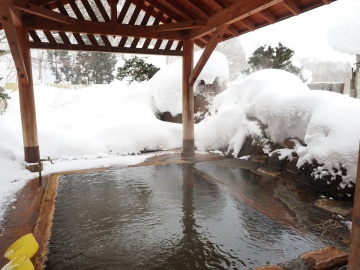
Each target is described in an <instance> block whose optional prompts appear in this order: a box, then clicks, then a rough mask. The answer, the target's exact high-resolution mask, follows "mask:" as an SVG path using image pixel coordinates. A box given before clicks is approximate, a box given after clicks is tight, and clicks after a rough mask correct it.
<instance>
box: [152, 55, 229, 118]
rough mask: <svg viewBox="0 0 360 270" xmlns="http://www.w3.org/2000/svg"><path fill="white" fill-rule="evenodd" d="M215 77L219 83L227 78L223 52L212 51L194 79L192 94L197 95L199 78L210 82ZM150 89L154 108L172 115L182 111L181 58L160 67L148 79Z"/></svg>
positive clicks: (196, 58) (195, 59) (225, 59)
mask: <svg viewBox="0 0 360 270" xmlns="http://www.w3.org/2000/svg"><path fill="white" fill-rule="evenodd" d="M201 54H202V51H199V52H196V53H195V55H194V63H197V61H198V59H199V58H200V56H201ZM216 77H218V78H219V83H222V82H224V81H226V80H227V79H228V78H229V64H228V61H227V58H226V56H225V55H224V54H222V53H220V52H217V51H214V52H213V53H212V55H211V57H210V58H209V60H208V62H207V64H206V65H205V67H204V69H203V70H202V72H201V73H200V75H199V77H198V78H197V80H196V81H195V84H194V95H197V92H196V86H197V85H198V84H199V82H200V81H201V80H203V81H204V82H205V83H206V84H211V83H213V82H214V80H215V79H216ZM150 91H151V94H152V96H153V102H154V106H155V108H156V110H158V111H160V112H170V113H171V115H172V116H175V115H177V114H180V113H182V105H181V104H182V98H181V97H182V60H179V61H176V62H174V63H172V64H171V65H168V66H166V67H165V68H162V69H160V70H159V71H158V72H157V73H156V74H155V75H154V77H153V78H151V80H150Z"/></svg>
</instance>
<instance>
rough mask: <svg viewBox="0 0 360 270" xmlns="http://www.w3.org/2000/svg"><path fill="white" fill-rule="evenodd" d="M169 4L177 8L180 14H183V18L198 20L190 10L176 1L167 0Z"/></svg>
mask: <svg viewBox="0 0 360 270" xmlns="http://www.w3.org/2000/svg"><path fill="white" fill-rule="evenodd" d="M166 2H167V3H169V4H170V5H171V6H172V7H173V8H175V9H176V10H177V11H178V12H179V13H181V16H182V17H183V18H185V19H189V20H194V18H196V15H194V14H193V13H192V12H191V11H190V10H188V9H186V8H184V7H183V6H182V5H181V4H179V3H178V2H177V1H175V0H167V1H166Z"/></svg>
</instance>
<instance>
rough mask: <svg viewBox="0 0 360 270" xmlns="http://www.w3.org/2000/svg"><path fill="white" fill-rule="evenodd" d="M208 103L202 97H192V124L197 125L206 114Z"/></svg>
mask: <svg viewBox="0 0 360 270" xmlns="http://www.w3.org/2000/svg"><path fill="white" fill-rule="evenodd" d="M208 106H209V102H208V100H207V98H206V97H204V96H203V95H196V96H194V117H195V119H194V122H195V123H199V122H200V121H201V120H203V119H204V117H205V114H206V113H207V112H208Z"/></svg>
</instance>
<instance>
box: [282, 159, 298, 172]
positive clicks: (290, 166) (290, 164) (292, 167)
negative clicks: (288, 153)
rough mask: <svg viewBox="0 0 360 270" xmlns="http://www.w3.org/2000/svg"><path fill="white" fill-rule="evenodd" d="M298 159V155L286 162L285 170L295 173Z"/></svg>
mask: <svg viewBox="0 0 360 270" xmlns="http://www.w3.org/2000/svg"><path fill="white" fill-rule="evenodd" d="M298 160H299V157H294V158H292V159H291V160H290V161H289V162H288V163H287V164H286V167H285V170H286V171H287V172H289V173H292V174H295V175H296V174H297V172H298V168H297V166H296V164H297V162H298Z"/></svg>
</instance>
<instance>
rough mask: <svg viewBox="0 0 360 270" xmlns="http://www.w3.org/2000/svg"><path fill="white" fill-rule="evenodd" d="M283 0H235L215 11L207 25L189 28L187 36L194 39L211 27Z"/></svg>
mask: <svg viewBox="0 0 360 270" xmlns="http://www.w3.org/2000/svg"><path fill="white" fill-rule="evenodd" d="M282 1H283V0H258V1H254V0H243V1H239V2H236V3H235V4H233V5H231V6H229V7H228V8H226V9H224V10H222V11H220V12H218V13H216V14H215V15H213V16H211V17H210V18H209V19H208V20H207V25H206V26H205V27H202V28H200V29H195V30H190V31H189V38H191V39H196V38H198V37H201V36H203V35H206V34H208V33H209V32H211V30H212V29H214V28H215V27H217V26H218V25H222V24H232V23H234V22H236V21H239V20H242V19H244V18H247V17H249V16H251V15H253V14H256V13H258V12H260V11H262V10H265V9H267V8H269V7H271V6H273V5H276V4H278V3H281V2H282Z"/></svg>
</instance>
